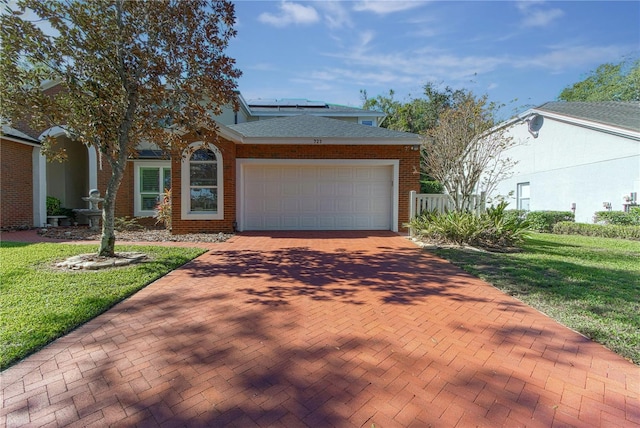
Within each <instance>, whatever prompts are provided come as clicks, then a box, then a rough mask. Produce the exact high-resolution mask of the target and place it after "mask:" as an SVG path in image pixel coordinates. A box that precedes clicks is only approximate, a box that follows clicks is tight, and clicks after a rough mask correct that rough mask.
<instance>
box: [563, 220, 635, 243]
mask: <svg viewBox="0 0 640 428" xmlns="http://www.w3.org/2000/svg"><path fill="white" fill-rule="evenodd" d="M553 233H557V234H560V235H583V236H597V237H599V238H620V239H633V240H640V226H620V225H614V224H587V223H574V222H571V221H563V222H560V223H556V224H555V225H554V226H553Z"/></svg>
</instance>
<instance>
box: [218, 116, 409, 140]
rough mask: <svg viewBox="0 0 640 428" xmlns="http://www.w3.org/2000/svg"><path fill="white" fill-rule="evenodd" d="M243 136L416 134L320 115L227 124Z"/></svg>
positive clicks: (384, 136)
mask: <svg viewBox="0 0 640 428" xmlns="http://www.w3.org/2000/svg"><path fill="white" fill-rule="evenodd" d="M228 128H229V129H231V130H233V131H235V132H237V133H239V134H240V135H242V136H243V137H249V138H251V137H254V138H296V137H300V138H353V139H377V140H384V139H391V140H398V139H406V140H407V141H412V140H417V139H418V138H419V135H418V134H412V133H409V132H401V131H393V130H390V129H386V128H379V127H376V126H367V125H360V124H356V123H351V122H346V121H343V120H337V119H330V118H326V117H320V116H310V115H299V116H291V117H282V118H276V119H268V120H259V121H255V122H245V123H240V124H237V125H229V126H228Z"/></svg>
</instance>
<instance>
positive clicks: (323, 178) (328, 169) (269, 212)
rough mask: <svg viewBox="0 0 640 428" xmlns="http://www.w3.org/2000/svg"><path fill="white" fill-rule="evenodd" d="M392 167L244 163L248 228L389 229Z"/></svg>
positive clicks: (246, 222)
mask: <svg viewBox="0 0 640 428" xmlns="http://www.w3.org/2000/svg"><path fill="white" fill-rule="evenodd" d="M392 173H393V168H392V166H362V165H353V166H348V165H341V166H331V165H327V166H319V165H246V166H245V168H244V171H243V174H244V180H243V181H244V201H243V207H244V230H390V229H391V228H392V227H391V219H392V206H393V205H392Z"/></svg>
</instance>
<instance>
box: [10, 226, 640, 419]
mask: <svg viewBox="0 0 640 428" xmlns="http://www.w3.org/2000/svg"><path fill="white" fill-rule="evenodd" d="M211 248H212V250H211V251H209V252H208V253H207V254H205V255H203V256H201V257H200V258H198V259H196V260H194V261H193V262H191V263H189V264H188V265H186V266H184V267H183V268H182V269H179V270H177V271H175V272H173V273H171V274H170V275H168V276H166V277H165V278H162V279H160V280H159V281H157V282H155V283H153V284H152V285H150V286H149V287H147V288H146V289H144V290H142V291H141V292H139V293H138V294H136V295H135V296H133V297H132V298H130V299H128V300H127V301H125V302H123V303H121V304H119V305H117V306H116V307H114V308H113V309H111V310H110V311H108V312H107V313H105V314H103V315H102V316H100V317H98V318H96V319H95V320H93V321H91V322H89V323H88V324H86V325H84V326H83V327H81V328H79V329H78V330H76V331H74V332H72V333H71V334H69V335H68V336H66V337H64V338H62V339H60V340H58V341H56V342H55V343H53V344H52V345H50V346H49V347H47V348H45V349H44V350H42V351H40V352H38V353H36V354H34V355H32V356H31V357H29V358H27V359H26V360H24V361H22V362H21V363H19V364H17V365H15V366H14V367H12V368H10V369H9V370H6V371H5V372H4V373H2V394H3V395H2V403H3V408H2V419H1V420H0V424H6V425H7V426H24V425H32V426H43V425H46V426H68V425H70V426H106V425H115V426H136V425H138V426H158V425H161V426H239V427H251V426H263V427H264V426H286V427H297V426H312V427H327V426H338V427H367V428H370V427H373V426H375V427H395V426H430V425H431V426H442V427H452V426H463V427H467V426H509V427H516V426H538V427H548V426H607V427H613V426H632V425H637V424H640V405H639V404H638V393H639V390H640V384H639V378H640V374H639V371H638V367H637V366H635V365H633V364H631V363H629V362H627V361H625V360H624V359H622V358H620V357H618V356H616V355H615V354H613V353H612V352H610V351H608V350H607V349H605V348H603V347H602V346H600V345H597V344H595V343H592V342H590V341H589V340H587V339H585V338H584V337H582V336H580V335H578V334H576V333H574V332H572V331H570V330H568V329H567V328H565V327H562V326H561V325H559V324H557V323H556V322H554V321H552V320H551V319H549V318H547V317H545V316H544V315H542V314H540V313H538V312H536V311H535V310H532V309H530V308H529V307H527V306H525V305H523V304H522V303H520V302H518V301H516V300H514V299H512V298H510V297H508V296H506V295H504V294H502V293H501V292H499V291H497V290H496V289H494V288H492V287H491V286H489V285H487V284H486V283H483V282H482V281H479V280H477V279H474V278H473V277H471V276H469V275H466V274H464V273H462V272H461V271H460V270H458V269H457V268H455V267H453V266H452V265H450V264H448V263H446V262H443V261H441V260H439V259H437V258H435V257H432V256H429V255H427V254H425V253H423V252H422V251H421V250H419V249H418V248H416V247H415V246H414V245H413V244H412V243H411V242H409V241H408V240H406V239H405V238H403V237H400V236H396V235H393V234H391V233H381V234H369V235H368V234H363V233H340V234H337V233H333V234H331V233H326V234H318V233H316V234H311V233H293V234H289V235H288V234H285V233H278V234H273V235H270V236H269V235H260V234H256V235H242V236H236V237H234V238H233V239H232V240H231V241H229V242H227V243H224V244H217V245H215V246H212V247H211Z"/></svg>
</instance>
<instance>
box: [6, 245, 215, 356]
mask: <svg viewBox="0 0 640 428" xmlns="http://www.w3.org/2000/svg"><path fill="white" fill-rule="evenodd" d="M117 250H118V251H140V252H144V253H146V254H147V255H149V257H150V259H151V260H150V261H148V262H144V263H140V264H135V265H130V266H127V267H124V268H118V269H107V270H99V271H59V270H55V269H53V268H52V265H53V264H54V262H56V261H61V260H64V259H66V258H67V257H69V256H73V255H77V254H83V253H92V252H95V246H90V245H70V244H50V243H40V244H23V243H15V242H2V243H0V260H1V263H0V296H1V304H0V369H5V368H7V367H9V366H10V365H11V364H13V363H15V362H16V361H18V360H20V359H22V358H24V357H26V356H27V355H29V354H31V353H32V352H35V351H37V350H38V349H40V348H42V347H43V346H45V345H46V344H48V343H49V342H51V341H53V340H54V339H56V338H58V337H60V336H62V335H64V334H66V333H68V332H69V331H71V330H73V329H74V328H76V327H77V326H79V325H81V324H83V323H85V322H87V321H88V320H90V319H92V318H94V317H95V316H97V315H99V314H101V313H102V312H104V311H106V310H107V309H109V308H110V307H112V306H113V305H115V304H116V303H118V302H119V301H121V300H123V299H125V298H126V297H128V296H130V295H132V294H133V293H135V292H136V291H138V290H140V289H141V288H143V287H145V286H146V285H147V284H149V283H151V282H152V281H154V280H156V279H157V278H159V277H161V276H163V275H165V274H166V273H168V272H170V271H171V270H173V269H175V268H177V267H179V266H181V265H183V264H184V263H186V262H188V261H189V260H191V259H193V258H194V257H197V256H198V255H200V254H202V253H203V252H204V251H205V250H201V249H197V248H170V247H158V246H154V247H151V246H150V247H128V246H122V247H120V246H118V249H117Z"/></svg>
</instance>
